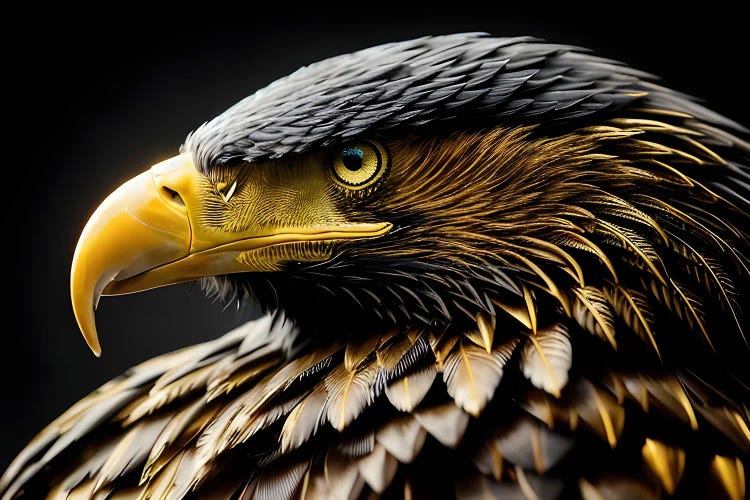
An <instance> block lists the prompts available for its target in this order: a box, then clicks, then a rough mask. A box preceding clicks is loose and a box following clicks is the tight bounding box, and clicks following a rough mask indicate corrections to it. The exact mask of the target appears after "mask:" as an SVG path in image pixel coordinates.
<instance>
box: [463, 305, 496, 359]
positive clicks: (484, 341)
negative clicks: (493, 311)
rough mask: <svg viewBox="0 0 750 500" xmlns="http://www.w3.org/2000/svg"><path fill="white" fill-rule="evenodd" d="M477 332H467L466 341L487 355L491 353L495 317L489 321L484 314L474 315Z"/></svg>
mask: <svg viewBox="0 0 750 500" xmlns="http://www.w3.org/2000/svg"><path fill="white" fill-rule="evenodd" d="M476 322H477V330H469V331H468V332H466V333H465V336H466V338H467V339H469V340H471V341H472V342H474V343H475V344H476V345H478V346H479V347H481V348H483V349H485V350H486V351H487V352H488V353H489V352H492V344H493V342H494V339H495V317H494V316H493V317H492V319H491V320H490V319H489V318H487V315H486V314H484V313H481V312H480V313H477V315H476Z"/></svg>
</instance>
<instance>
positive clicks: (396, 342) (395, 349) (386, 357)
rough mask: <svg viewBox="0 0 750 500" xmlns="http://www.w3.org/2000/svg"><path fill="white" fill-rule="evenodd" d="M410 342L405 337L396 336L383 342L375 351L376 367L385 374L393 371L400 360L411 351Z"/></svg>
mask: <svg viewBox="0 0 750 500" xmlns="http://www.w3.org/2000/svg"><path fill="white" fill-rule="evenodd" d="M412 345H413V344H412V342H411V340H409V337H408V336H406V335H398V336H396V337H394V338H392V339H391V340H389V341H388V342H384V343H383V344H381V346H380V347H379V348H378V350H377V361H378V366H379V367H380V368H382V369H383V370H385V372H386V374H389V373H391V372H393V371H395V369H396V366H397V365H398V363H399V361H401V358H403V357H404V355H405V354H406V353H407V352H408V351H409V349H411V347H412Z"/></svg>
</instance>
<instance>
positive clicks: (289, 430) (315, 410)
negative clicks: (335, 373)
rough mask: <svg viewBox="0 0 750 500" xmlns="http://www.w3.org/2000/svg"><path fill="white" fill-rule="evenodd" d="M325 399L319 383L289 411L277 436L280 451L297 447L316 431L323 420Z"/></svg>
mask: <svg viewBox="0 0 750 500" xmlns="http://www.w3.org/2000/svg"><path fill="white" fill-rule="evenodd" d="M326 399H327V392H326V390H325V385H324V384H323V383H320V384H318V386H317V387H316V388H315V389H313V391H312V392H311V393H310V394H308V395H307V397H305V398H304V399H303V400H302V401H301V402H300V403H299V404H297V406H295V407H294V409H292V411H291V412H289V415H288V416H287V417H286V421H285V422H284V426H283V427H282V428H281V434H280V436H279V443H280V446H281V452H282V453H287V452H289V451H291V450H294V449H297V448H299V447H300V446H302V445H303V444H304V443H305V442H306V441H307V440H308V439H310V437H312V436H313V435H314V434H315V433H317V432H318V429H319V428H320V426H321V425H322V424H323V422H324V420H325V414H324V411H323V409H324V407H325V403H326Z"/></svg>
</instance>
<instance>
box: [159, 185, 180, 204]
mask: <svg viewBox="0 0 750 500" xmlns="http://www.w3.org/2000/svg"><path fill="white" fill-rule="evenodd" d="M161 190H162V193H163V194H164V196H165V197H166V198H167V199H168V200H171V201H172V202H173V203H175V204H177V205H179V206H181V207H184V206H185V202H184V201H183V199H182V196H180V193H178V192H177V191H175V190H174V189H169V188H168V187H167V186H162V187H161Z"/></svg>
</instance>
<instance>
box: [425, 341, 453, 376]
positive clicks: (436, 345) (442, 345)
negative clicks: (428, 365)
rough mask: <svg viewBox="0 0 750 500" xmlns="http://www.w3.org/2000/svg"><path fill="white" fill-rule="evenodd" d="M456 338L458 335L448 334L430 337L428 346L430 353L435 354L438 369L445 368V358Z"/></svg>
mask: <svg viewBox="0 0 750 500" xmlns="http://www.w3.org/2000/svg"><path fill="white" fill-rule="evenodd" d="M458 340H459V337H458V336H457V335H448V334H443V335H440V336H437V337H435V336H431V337H430V348H431V349H432V354H433V355H434V356H435V363H436V365H437V369H438V371H444V370H445V360H446V359H447V358H448V356H449V355H450V353H451V352H453V349H454V348H455V347H456V344H457V343H458Z"/></svg>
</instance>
